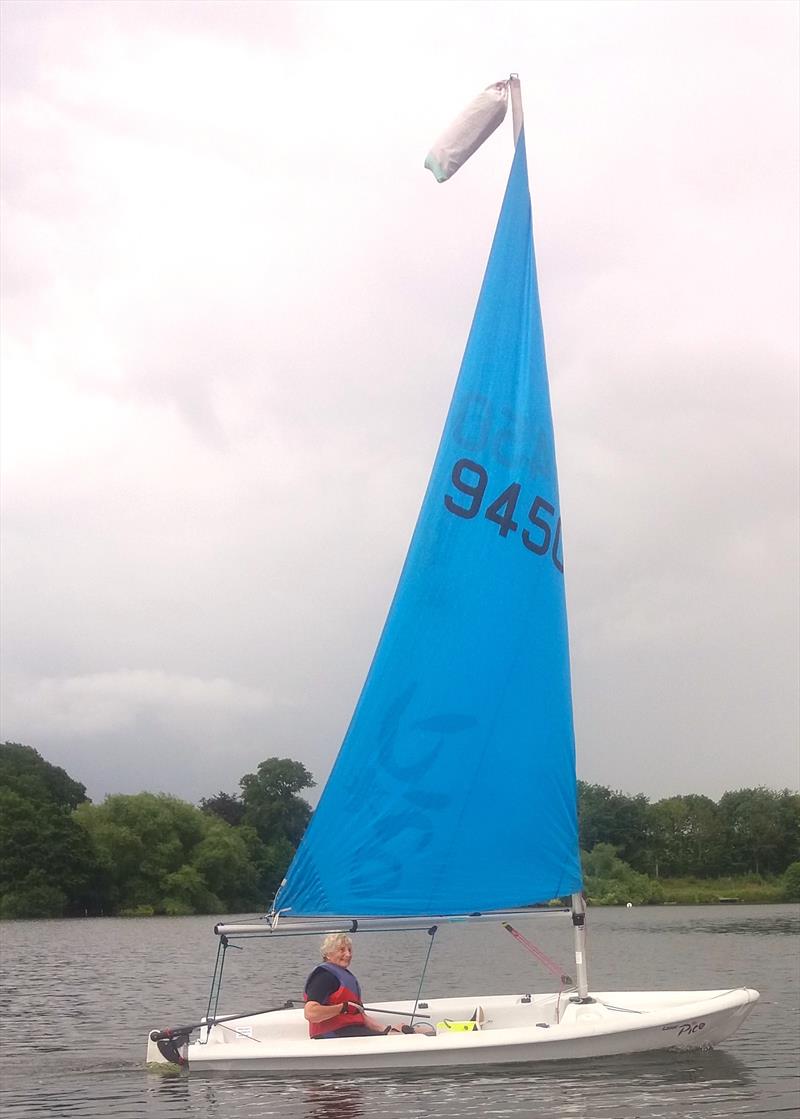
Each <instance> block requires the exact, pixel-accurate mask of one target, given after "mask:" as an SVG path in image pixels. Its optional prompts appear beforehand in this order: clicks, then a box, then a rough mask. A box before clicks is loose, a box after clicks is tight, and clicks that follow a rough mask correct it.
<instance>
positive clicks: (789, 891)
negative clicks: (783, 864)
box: [783, 861, 800, 901]
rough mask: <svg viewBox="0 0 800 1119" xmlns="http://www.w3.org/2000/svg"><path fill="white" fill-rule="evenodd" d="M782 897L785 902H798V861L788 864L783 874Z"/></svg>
mask: <svg viewBox="0 0 800 1119" xmlns="http://www.w3.org/2000/svg"><path fill="white" fill-rule="evenodd" d="M783 896H784V899H785V900H786V901H800V861H798V862H794V863H790V864H789V866H787V868H786V870H785V871H784V872H783Z"/></svg>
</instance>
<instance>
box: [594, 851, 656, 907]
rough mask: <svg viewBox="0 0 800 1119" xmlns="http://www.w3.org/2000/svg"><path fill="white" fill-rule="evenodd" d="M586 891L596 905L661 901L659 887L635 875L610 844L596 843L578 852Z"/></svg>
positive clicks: (641, 903) (639, 875)
mask: <svg viewBox="0 0 800 1119" xmlns="http://www.w3.org/2000/svg"><path fill="white" fill-rule="evenodd" d="M581 862H582V865H583V877H584V883H585V889H586V894H587V896H588V898H589V901H590V902H595V903H596V904H598V905H627V903H628V902H629V901H630V902H632V903H633V904H634V905H647V904H648V903H653V902H658V901H661V898H662V890H661V887H660V885H659V884H658V883H657V882H653V881H652V880H651V879H650V878H648V877H647V875H646V874H639V873H638V871H635V870H633V869H632V868H631V867H629V866H628V864H627V863H625V862H623V861H622V859H620V858H618V856H617V853H616V849H615V848H614V847H613V846H612V845H611V844H610V843H598V844H597V845H596V846H595V847H594V849H593V850H592V851H591V852H589V853H588V854H587V853H586V852H585V851H584V852H582V853H581Z"/></svg>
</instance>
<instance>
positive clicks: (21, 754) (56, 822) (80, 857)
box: [0, 742, 97, 917]
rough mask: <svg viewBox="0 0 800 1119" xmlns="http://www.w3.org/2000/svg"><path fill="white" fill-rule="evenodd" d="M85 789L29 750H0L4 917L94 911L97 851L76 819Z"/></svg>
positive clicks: (12, 745) (0, 904) (0, 908)
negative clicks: (87, 840) (87, 841)
mask: <svg viewBox="0 0 800 1119" xmlns="http://www.w3.org/2000/svg"><path fill="white" fill-rule="evenodd" d="M85 800H86V788H85V786H83V785H81V784H80V782H78V781H74V780H73V779H72V778H71V777H70V776H69V774H68V773H66V772H65V770H63V769H61V768H60V767H59V766H55V765H51V764H50V763H49V762H46V761H45V760H44V758H43V757H42V756H41V754H39V753H38V751H36V750H34V749H33V747H32V746H23V745H22V744H21V743H19V742H4V743H3V744H2V745H0V916H3V917H61V916H64V915H69V914H75V913H83V912H85V911H86V910H87V909H91V908H92V907H93V900H94V880H95V875H96V871H97V863H96V858H95V853H94V850H93V848H92V847H91V845H87V843H86V839H85V836H84V834H83V833H82V832H81V830H80V828H78V826H77V825H76V823H75V821H74V820H73V819H72V816H71V812H72V809H73V808H74V807H75V806H76V805H77V804H80V803H81V802H82V801H85Z"/></svg>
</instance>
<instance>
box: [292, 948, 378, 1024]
mask: <svg viewBox="0 0 800 1119" xmlns="http://www.w3.org/2000/svg"><path fill="white" fill-rule="evenodd" d="M320 966H321V967H324V968H325V970H326V971H330V972H331V974H333V975H335V976H336V978H337V979H339V980H340V982H339V986H338V987H337V988H336V990H335V991H333V992H332V993H331V994H330V995H328V997H327V998H326V999H325V1002H324V1003H323V1006H334V1005H335V1004H336V1003H337V1002H347V1003H349V1004H350V1005H349V1007H348V1010H349V1013H348V1014H337V1015H336V1016H335V1017H333V1018H326V1019H325V1021H324V1022H309V1023H308V1036H309V1037H322V1036H323V1035H324V1034H329V1033H333V1031H334V1030H340V1029H342V1027H343V1026H364V1025H366V1022H365V1020H364V1015H363V1014H362V1012H361V1011H360V1010H359V1009H358V1008H357V1004H358V1003H360V1002H361V992H360V991H358V992H356V991H353V990H352V989H351V988H350V987H348V986H346V985H345V984H344V983H342V982H341V975H340V972H341V971H344V968H341V969H339V968H337V969H336V970H335V971H334V968H333V967H331V965H330V964H327V963H325V964H321V965H320ZM303 1000H304V1001H305V1002H308V995H307V994H306V993H305V992H303Z"/></svg>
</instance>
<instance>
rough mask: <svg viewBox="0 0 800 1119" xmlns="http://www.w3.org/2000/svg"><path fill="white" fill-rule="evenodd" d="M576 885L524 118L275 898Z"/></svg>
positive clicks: (379, 901)
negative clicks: (302, 827) (452, 363)
mask: <svg viewBox="0 0 800 1119" xmlns="http://www.w3.org/2000/svg"><path fill="white" fill-rule="evenodd" d="M580 889H581V870H580V861H579V856H578V829H577V813H576V782H575V747H574V736H573V726H572V702H571V693H570V674H569V654H568V644H567V619H566V607H565V599H564V575H563V560H562V540H561V518H560V513H559V501H558V485H557V479H556V466H555V453H554V446H553V426H552V418H551V412H550V397H549V390H548V385H547V370H546V366H545V353H544V340H543V336H542V324H541V314H540V310H539V296H538V289H537V284H536V270H535V264H534V255H533V238H532V228H531V204H530V195H529V190H528V172H527V163H526V156H525V141H524V135H523V136H521V137H520V139H519V142H518V144H517V147H516V153H515V157H514V162H513V166H512V169H511V174H510V177H509V181H508V186H507V188H506V194H505V198H504V201H503V207H502V211H501V214H500V219H499V222H498V226H497V230H496V233H495V237H494V242H493V245H492V250H491V255H490V257H489V263H488V265H487V269H486V275H485V277H484V281H483V287H482V289H481V294H480V299H479V301H478V306H477V309H476V312H475V318H474V321H473V324H472V329H471V331H470V336H469V340H468V343H467V348H466V352H465V355H464V359H463V362H462V365H461V372H460V374H459V378H458V382H457V384H456V389H455V393H454V395H453V400H452V403H451V406H450V410H449V413H448V417H447V422H446V424H445V428H444V433H443V435H442V440H441V443H440V446H439V450H438V453H437V456H436V461H435V464H434V467H433V472H432V475H431V479H430V482H429V484H428V489H427V492H426V494H425V499H424V501H423V505H422V509H421V511H420V515H419V520H418V522H417V526H416V529H415V532H414V536H413V539H412V541H411V545H410V548H409V552H408V556H407V558H406V562H405V565H404V568H403V572H402V574H401V577H400V581H399V583H398V586H397V590H396V593H395V597H394V600H393V602H392V606H391V609H390V611H389V615H388V618H387V620H386V624H385V627H384V630H383V634H382V636H381V639H380V642H379V644H378V648H377V651H376V653H375V657H374V659H373V662H372V666H371V668H370V671H369V675H368V677H367V680H366V683H365V685H364V689H363V691H362V693H361V697H360V699H359V701H358V705H357V707H356V710H355V713H354V715H353V719H352V722H351V724H350V727H349V729H348V732H347V735H346V737H345V740H344V743H343V744H342V748H341V750H340V753H339V756H338V758H337V761H336V764H335V766H334V769H333V771H332V773H331V775H330V778H329V780H328V783H327V785H326V787H325V790H324V792H323V795H322V797H321V799H320V802H319V806H318V807H317V809H316V811H315V813H314V816H313V819H312V822H311V824H310V826H309V828H308V830H307V832H306V835H305V837H304V839H303V841H302V843H301V845H300V847H299V849H298V851H297V854H296V856H295V858H294V861H293V862H292V865H291V867H290V868H289V871H288V874H287V877H286V880H285V882H284V884H283V886H282V887H281V889H280V890H279V892H278V895H277V897H276V899H275V903H274V908H275V909H276V910H277V909H280V910H282V911H284V912H286V911H288V912H290V913H291V914H292V915H294V916H333V915H344V916H359V915H361V916H366V915H376V916H401V915H408V916H416V915H435V914H458V913H470V912H474V911H483V912H486V911H487V910H497V909H506V908H513V907H517V906H524V905H528V904H532V903H535V902H540V901H546V900H548V899H550V898H554V897H559V896H563V895H566V894H569V893H571V892H573V891H577V890H580Z"/></svg>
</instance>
